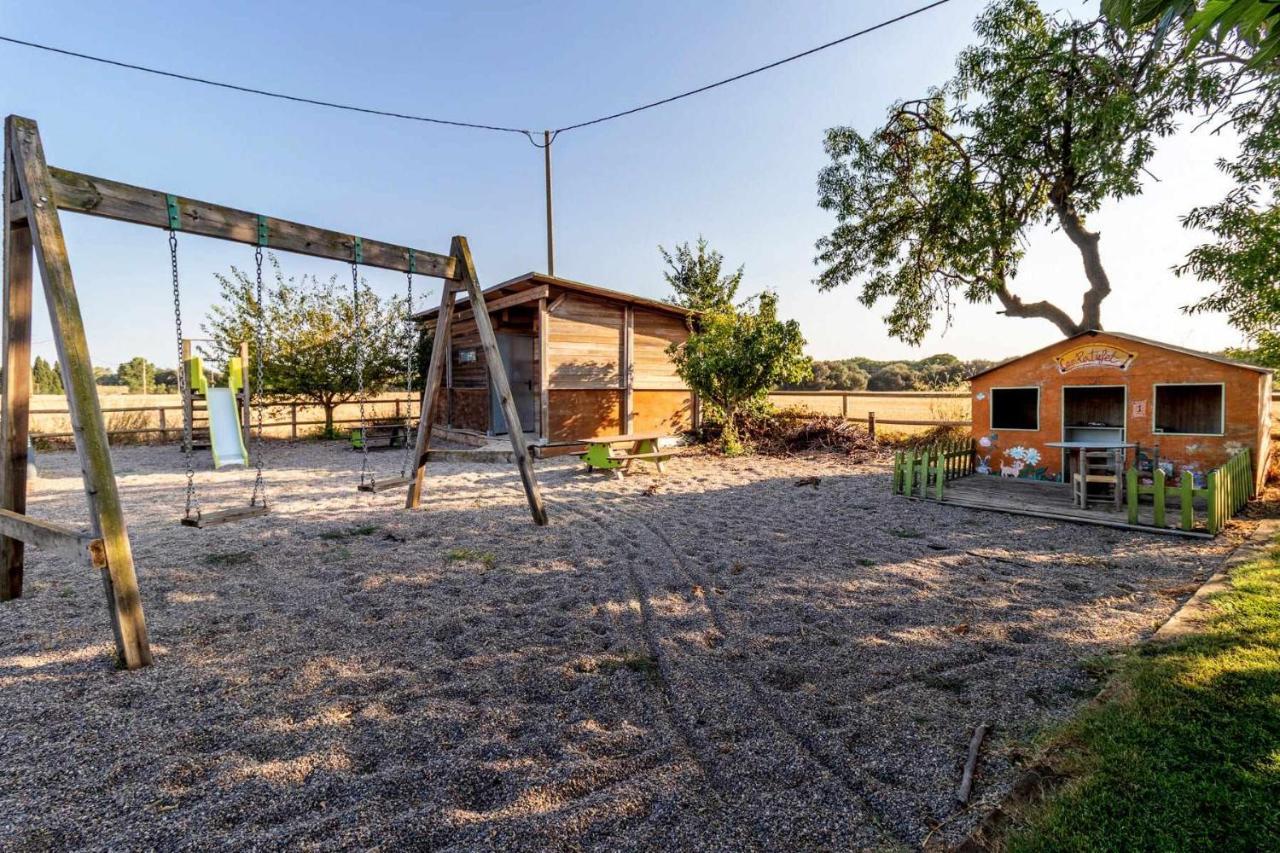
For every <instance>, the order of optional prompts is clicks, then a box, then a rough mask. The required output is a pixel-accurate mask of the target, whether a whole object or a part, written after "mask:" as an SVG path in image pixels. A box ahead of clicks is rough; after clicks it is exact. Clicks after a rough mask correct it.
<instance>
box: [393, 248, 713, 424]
mask: <svg viewBox="0 0 1280 853" xmlns="http://www.w3.org/2000/svg"><path fill="white" fill-rule="evenodd" d="M484 297H485V305H486V306H487V308H488V313H489V317H490V319H491V320H492V322H493V327H494V331H495V333H496V337H497V341H498V349H499V351H500V352H501V354H502V360H503V364H504V366H505V367H506V370H507V377H508V379H509V381H510V384H511V389H512V394H513V396H514V398H515V403H516V410H517V412H519V414H520V422H521V427H522V429H523V431H524V432H525V433H526V434H527V435H528V436H529V437H530V438H531V439H533V440H535V441H537V442H539V443H541V444H555V443H572V442H573V441H575V440H576V439H581V438H588V437H592V436H597V435H613V434H619V433H633V432H670V433H677V432H681V431H683V430H686V429H688V428H689V427H690V426H691V425H692V422H693V416H694V407H695V400H694V395H693V393H692V392H691V391H690V390H689V389H688V388H687V387H686V386H685V384H684V382H683V381H682V380H681V379H680V377H679V376H677V375H676V371H675V365H674V364H673V363H672V361H671V357H670V356H669V355H668V354H667V347H668V346H670V345H671V344H672V343H679V342H682V341H684V340H685V339H686V338H687V337H688V335H689V322H690V312H689V311H687V310H685V309H683V308H678V307H676V306H674V305H668V304H666V303H665V302H659V301H657V300H653V299H645V298H643V297H640V296H634V295H632V294H629V293H623V292H621V291H616V290H609V289H607V288H603V287H597V286H595V285H590V284H583V283H582V282H577V281H570V280H568V279H563V278H556V277H554V276H548V275H542V274H540V273H532V272H531V273H526V274H524V275H522V276H519V277H517V278H513V279H511V280H510V281H504V282H503V283H501V284H497V285H494V286H493V287H490V288H488V289H487V290H485V291H484ZM438 311H439V309H438V308H433V309H431V310H430V311H424V312H422V313H419V314H416V315H414V316H415V319H417V320H418V321H419V322H420V323H422V324H423V326H424V327H425V328H427V329H428V330H431V331H432V333H433V334H434V327H435V323H436V315H437V313H438ZM452 326H453V327H452V329H451V330H450V334H449V339H448V340H447V341H445V342H444V345H445V346H447V347H448V348H449V350H448V353H447V355H448V358H447V360H446V361H445V364H446V367H445V376H444V385H443V388H442V389H441V393H442V394H444V395H446V398H445V399H443V400H441V401H440V402H441V406H440V414H439V415H438V416H437V423H439V424H441V425H443V426H445V427H447V428H449V429H450V430H453V431H462V432H467V433H474V434H482V435H502V434H505V433H506V432H507V425H506V422H505V419H504V418H503V414H502V410H501V408H500V407H499V406H498V404H497V400H496V396H495V395H494V393H493V389H492V388H491V386H490V382H489V374H488V370H487V367H486V365H485V361H484V359H485V354H484V349H483V348H482V347H481V345H480V338H479V334H478V332H477V330H476V323H475V319H474V317H473V315H472V312H471V311H469V310H467V303H466V301H465V300H464V301H460V302H459V303H458V304H457V307H456V309H455V313H454V319H453V324H452Z"/></svg>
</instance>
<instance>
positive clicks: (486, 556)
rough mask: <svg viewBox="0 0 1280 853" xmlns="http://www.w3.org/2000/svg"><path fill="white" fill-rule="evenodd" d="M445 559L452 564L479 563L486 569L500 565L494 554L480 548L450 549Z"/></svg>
mask: <svg viewBox="0 0 1280 853" xmlns="http://www.w3.org/2000/svg"><path fill="white" fill-rule="evenodd" d="M444 558H445V560H447V561H448V562H450V563H479V564H480V565H482V566H484V567H485V568H486V569H492V568H493V567H494V566H496V565H498V558H497V557H496V556H494V554H493V552H491V551H481V550H480V549H479V548H450V549H449V550H448V551H447V552H446V553H445V555H444Z"/></svg>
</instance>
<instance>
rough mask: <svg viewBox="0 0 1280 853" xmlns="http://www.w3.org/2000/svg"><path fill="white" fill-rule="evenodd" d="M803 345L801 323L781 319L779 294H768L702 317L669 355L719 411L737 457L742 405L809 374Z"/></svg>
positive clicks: (728, 446) (725, 442)
mask: <svg viewBox="0 0 1280 853" xmlns="http://www.w3.org/2000/svg"><path fill="white" fill-rule="evenodd" d="M752 303H754V304H752ZM804 343H805V341H804V337H803V336H802V335H801V334H800V324H799V323H797V322H796V321H795V320H787V321H785V322H784V321H781V320H779V319H778V296H777V294H775V293H772V292H770V291H765V292H764V293H761V294H760V295H759V296H758V297H755V298H754V299H753V300H749V301H748V303H747V304H746V305H744V306H743V307H742V308H740V309H737V310H734V309H731V308H730V309H720V310H716V311H711V312H708V313H706V314H703V315H702V316H701V317H700V319H699V323H698V328H697V330H696V331H695V332H693V334H691V335H690V336H689V339H688V340H687V341H685V342H684V343H682V344H672V345H671V346H670V347H668V348H667V352H668V353H669V354H670V355H671V357H672V359H673V360H674V361H675V366H676V371H677V373H679V374H680V377H681V378H682V379H683V380H684V381H685V382H686V383H688V385H689V387H690V388H692V389H693V390H694V391H695V392H696V393H697V394H698V397H699V398H700V399H701V400H704V401H706V402H707V403H709V404H710V405H712V406H713V407H714V408H715V409H716V411H717V412H718V413H719V415H720V416H721V419H722V421H723V424H724V433H723V436H722V439H721V444H722V447H723V449H724V452H725V453H727V454H730V455H736V454H738V453H741V452H743V446H742V442H741V440H740V438H739V436H738V427H737V416H738V413H739V412H740V411H741V410H742V409H743V407H744V406H746V405H748V404H749V403H752V402H757V401H763V400H764V397H765V395H766V394H768V393H769V391H770V390H772V389H774V388H776V387H777V386H779V385H782V384H784V383H787V382H799V381H801V380H803V379H805V378H807V377H808V376H809V375H810V372H811V370H812V368H811V362H810V361H809V358H808V357H807V356H806V355H805V354H804Z"/></svg>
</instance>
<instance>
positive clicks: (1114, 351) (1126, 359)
mask: <svg viewBox="0 0 1280 853" xmlns="http://www.w3.org/2000/svg"><path fill="white" fill-rule="evenodd" d="M1133 356H1134V354H1133V353H1131V352H1129V351H1128V350H1125V349H1121V348H1120V347H1115V346H1108V345H1106V344H1084V345H1082V346H1078V347H1072V348H1071V349H1069V350H1067V351H1066V352H1064V353H1062V354H1061V355H1058V356H1056V357H1055V358H1054V361H1056V362H1057V363H1058V372H1059V373H1070V372H1071V371H1073V370H1080V369H1081V368H1085V367H1113V368H1115V369H1116V370H1125V369H1127V368H1128V367H1129V364H1130V363H1131V362H1132V361H1133Z"/></svg>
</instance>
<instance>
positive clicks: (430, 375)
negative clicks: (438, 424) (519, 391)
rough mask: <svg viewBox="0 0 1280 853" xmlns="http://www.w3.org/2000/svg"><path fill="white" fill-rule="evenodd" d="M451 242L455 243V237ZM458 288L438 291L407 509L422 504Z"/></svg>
mask: <svg viewBox="0 0 1280 853" xmlns="http://www.w3.org/2000/svg"><path fill="white" fill-rule="evenodd" d="M454 243H455V244H456V243H457V240H456V238H455V240H454ZM457 292H458V288H457V286H456V285H454V283H453V282H445V285H444V287H442V288H440V310H439V311H438V312H436V333H435V337H434V339H433V340H432V342H431V361H430V362H428V363H427V375H426V376H425V377H423V380H422V403H421V404H420V405H419V407H418V438H417V440H416V442H415V443H414V451H413V460H414V462H413V469H414V470H413V474H411V475H410V477H409V480H410V482H409V490H408V494H407V495H406V496H405V500H404V505H405V508H406V509H416V508H417V507H418V505H419V504H421V503H422V481H423V478H424V477H425V476H426V469H427V449H428V448H429V447H430V446H431V430H432V428H433V427H434V426H435V419H436V405H437V403H438V402H439V399H440V385H441V383H442V380H443V379H444V362H445V359H446V358H447V354H448V352H449V336H450V335H451V334H452V329H453V303H454V296H455V294H456V293H457Z"/></svg>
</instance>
